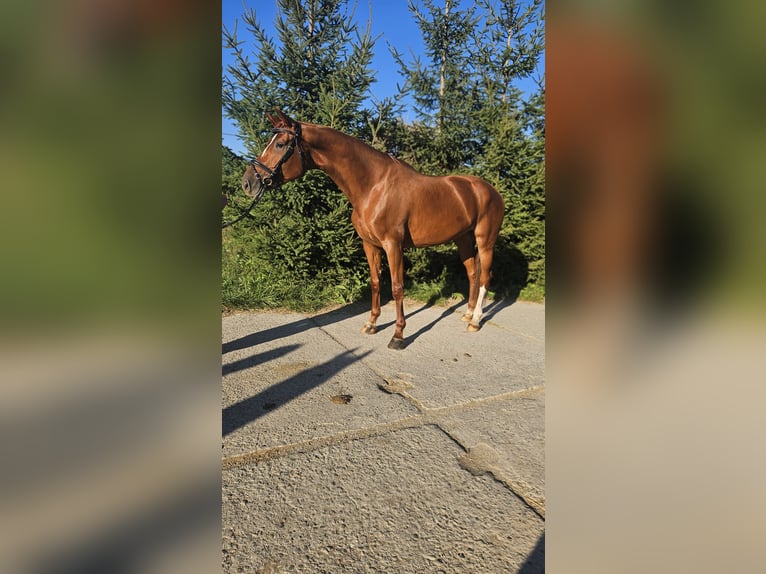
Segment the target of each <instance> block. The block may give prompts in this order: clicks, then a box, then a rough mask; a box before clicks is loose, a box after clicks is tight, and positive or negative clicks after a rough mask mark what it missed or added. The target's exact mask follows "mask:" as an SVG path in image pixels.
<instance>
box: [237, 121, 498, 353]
mask: <svg viewBox="0 0 766 574" xmlns="http://www.w3.org/2000/svg"><path fill="white" fill-rule="evenodd" d="M275 113H276V116H274V115H272V114H268V113H267V114H266V117H267V119H268V120H269V121H270V122H271V124H272V126H273V129H272V130H271V131H272V133H273V134H274V135H273V136H272V137H271V139H270V140H269V142H268V144H267V145H266V147H265V148H264V150H263V152H261V154H260V155H259V156H258V157H257V158H256V159H254V160H252V162H251V163H250V165H248V167H247V169H246V170H245V173H244V175H243V177H242V189H243V191H244V192H245V193H246V194H247V195H249V196H250V197H252V198H253V199H254V200H257V199H259V198H260V197H261V195H262V194H263V193H264V191H266V190H268V189H274V188H277V187H279V186H280V185H282V184H283V183H285V182H288V181H292V180H295V179H298V178H300V177H302V176H303V175H304V174H305V173H306V172H307V171H308V170H310V169H320V170H322V171H324V172H325V173H326V174H327V175H328V176H329V177H330V179H332V180H333V181H334V182H335V184H336V185H337V186H338V188H339V189H340V190H341V191H342V192H343V194H344V195H345V196H346V197H347V198H348V200H349V202H350V203H351V206H352V208H353V211H352V214H351V221H352V223H353V225H354V228H355V229H356V232H357V234H358V235H359V237H360V238H361V239H362V245H363V247H364V253H365V255H366V256H367V262H368V264H369V266H370V286H371V290H372V305H371V311H370V319H369V321H367V322H366V323H365V324H364V326H363V327H362V333H365V334H368V335H372V334H374V333H376V332H377V325H376V322H377V320H378V317H380V274H381V256H382V253H383V252H385V254H386V258H387V259H388V266H389V270H390V273H391V291H392V295H393V298H394V301H395V303H396V323H395V330H394V335H393V337H392V338H391V341H390V342H389V344H388V347H389V348H390V349H394V350H400V349H403V348H404V347H405V346H406V345H405V341H404V327H405V326H406V322H405V320H404V300H403V299H404V249H405V248H409V247H429V246H434V245H440V244H443V243H448V242H450V241H454V242H455V244H456V245H457V248H458V252H459V255H460V259H461V260H462V262H463V265H464V266H465V270H466V273H467V275H468V283H469V290H468V291H469V293H468V309H467V311H466V312H465V314H464V315H463V317H462V319H463V320H464V321H466V322H468V325H467V330H468V331H471V332H476V331H479V329H480V328H481V317H482V306H483V303H484V297H485V295H486V293H487V289H488V288H489V281H490V277H491V270H492V258H493V256H494V247H495V242H496V240H497V237H498V234H499V232H500V225H501V224H502V221H503V216H504V214H505V205H504V202H503V198H502V196H501V195H500V194H499V193H498V192H497V190H496V189H495V188H494V187H492V186H491V185H490V184H489V183H487V182H486V181H484V180H483V179H481V178H479V177H474V176H468V175H448V176H441V177H437V176H427V175H423V174H421V173H419V172H418V171H416V170H415V169H414V168H413V167H411V166H410V165H408V164H407V163H405V162H403V161H400V160H398V159H396V158H394V157H392V156H390V155H387V154H385V153H383V152H380V151H378V150H376V149H374V148H372V147H371V146H369V145H367V144H366V143H364V142H362V141H361V140H359V139H357V138H354V137H351V136H349V135H346V134H344V133H341V132H340V131H338V130H335V129H333V128H330V127H327V126H321V125H315V124H311V123H305V122H297V121H295V120H293V119H291V118H289V117H288V116H287V115H286V114H285V113H284V112H282V110H279V109H277V110H276V111H275ZM296 151H297V153H295V152H296ZM474 244H475V246H476V247H475V248H474Z"/></svg>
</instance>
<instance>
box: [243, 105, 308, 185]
mask: <svg viewBox="0 0 766 574" xmlns="http://www.w3.org/2000/svg"><path fill="white" fill-rule="evenodd" d="M276 114H277V115H276V117H275V116H273V115H271V114H266V117H267V118H268V120H269V121H270V122H271V125H272V126H273V127H272V129H271V132H272V133H273V134H274V135H273V136H272V137H271V139H270V140H269V143H268V144H267V145H266V147H265V148H264V150H263V151H262V152H261V154H260V155H259V156H258V157H257V158H256V159H254V160H253V161H251V162H250V165H249V166H248V167H247V169H246V170H245V174H244V176H242V189H243V190H244V192H245V193H246V194H247V195H249V196H250V197H253V198H255V199H256V200H257V199H259V198H260V196H261V195H262V194H263V192H264V191H266V190H267V189H271V188H277V187H279V186H280V185H282V184H283V183H284V182H286V181H291V180H293V179H298V178H299V177H301V176H302V175H303V174H304V173H306V169H307V163H306V157H305V153H304V151H303V147H302V142H301V124H300V123H299V122H296V121H294V120H292V119H290V118H289V117H288V116H287V115H285V114H284V113H283V112H282V110H279V109H277V110H276ZM296 150H297V151H298V153H297V154H296V153H295V151H296Z"/></svg>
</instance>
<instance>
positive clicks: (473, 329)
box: [465, 323, 481, 333]
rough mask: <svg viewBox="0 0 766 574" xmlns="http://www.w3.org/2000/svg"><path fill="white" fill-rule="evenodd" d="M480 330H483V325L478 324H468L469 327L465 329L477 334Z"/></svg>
mask: <svg viewBox="0 0 766 574" xmlns="http://www.w3.org/2000/svg"><path fill="white" fill-rule="evenodd" d="M479 329H481V325H479V324H478V323H468V326H467V327H466V328H465V330H466V331H468V332H469V333H475V332H476V331H478V330H479Z"/></svg>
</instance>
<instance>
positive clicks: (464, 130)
mask: <svg viewBox="0 0 766 574" xmlns="http://www.w3.org/2000/svg"><path fill="white" fill-rule="evenodd" d="M421 3H422V9H421V8H420V7H419V6H418V4H417V3H416V2H415V0H409V9H410V12H411V13H412V14H413V16H414V17H415V19H416V21H417V23H418V27H419V28H420V31H421V34H422V35H423V42H424V44H425V53H426V56H427V57H428V60H429V61H428V62H423V61H421V60H420V59H419V58H416V59H414V61H411V62H406V61H405V60H404V56H403V55H402V54H401V53H400V52H399V51H397V50H396V49H395V48H392V54H393V56H394V58H395V59H396V61H397V63H398V64H399V67H400V70H401V74H402V75H403V76H404V78H405V82H404V86H403V92H404V93H407V94H410V95H411V96H412V98H413V100H414V102H415V111H416V113H417V116H418V118H419V120H420V125H416V126H414V127H413V129H412V130H411V131H410V133H409V134H408V136H409V137H407V141H406V147H407V148H409V150H410V152H409V153H410V154H411V155H410V156H405V157H406V159H408V160H409V161H411V162H412V163H413V164H415V165H418V166H419V167H420V169H422V170H423V171H425V172H427V173H432V174H446V173H450V172H454V171H457V170H460V169H464V168H465V166H466V165H469V164H470V163H471V161H472V158H473V157H475V155H476V153H477V151H478V150H477V148H476V145H475V144H476V138H475V135H476V134H475V127H476V113H477V111H478V109H479V100H478V97H479V94H478V92H477V90H476V86H475V82H473V81H472V75H473V74H472V70H473V63H472V61H471V53H470V44H471V38H472V35H473V33H474V29H475V27H476V25H477V22H478V18H477V16H476V8H475V7H474V6H471V7H469V8H467V9H464V10H461V9H460V8H459V6H458V5H459V0H445V2H444V6H443V7H441V6H438V5H437V4H436V2H435V0H422V2H421Z"/></svg>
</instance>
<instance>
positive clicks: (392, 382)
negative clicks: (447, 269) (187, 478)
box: [222, 302, 545, 574]
mask: <svg viewBox="0 0 766 574" xmlns="http://www.w3.org/2000/svg"><path fill="white" fill-rule="evenodd" d="M463 310H464V305H463V306H458V305H453V306H450V307H436V306H427V305H423V304H419V303H408V304H407V305H405V311H406V314H407V327H406V329H405V341H406V343H407V347H406V348H405V349H404V350H402V351H393V350H390V349H388V348H387V344H388V341H389V340H390V338H391V336H392V335H393V320H394V317H395V312H394V308H393V305H392V304H391V303H389V304H388V305H386V306H384V308H383V314H382V315H381V318H380V320H379V325H380V327H381V328H380V330H379V332H378V333H377V334H376V335H363V334H361V333H360V329H361V327H362V325H363V324H364V322H365V321H366V320H367V318H368V316H369V310H368V308H367V307H366V306H365V305H349V306H346V307H342V308H339V309H335V310H332V311H327V312H324V313H321V314H318V315H314V316H306V315H300V314H293V313H269V312H248V313H238V314H234V315H230V316H226V317H224V318H223V375H224V376H223V415H222V419H223V441H222V449H223V462H222V467H223V493H222V498H223V532H222V539H223V540H222V541H223V569H224V572H255V573H264V574H266V573H268V574H279V573H282V572H299V573H304V572H305V573H323V572H326V573H329V574H335V573H344V572H348V573H365V572H385V573H410V572H413V573H414V572H417V573H418V574H423V573H431V572H434V573H437V572H445V573H460V574H462V573H471V572H476V573H482V574H493V573H506V572H522V573H524V574H529V573H533V572H542V571H543V563H544V554H545V552H544V517H545V497H544V492H545V483H544V480H545V471H544V467H545V460H544V450H545V448H544V446H545V445H544V433H545V415H544V412H545V406H544V378H545V372H544V361H545V345H544V340H545V307H544V306H543V305H538V304H533V303H514V304H505V303H503V302H499V303H495V304H490V305H489V307H488V309H487V310H486V312H485V320H484V324H483V327H482V330H481V331H480V332H479V333H468V332H466V331H465V324H464V323H463V322H462V321H461V320H460V315H459V313H460V312H461V311H463Z"/></svg>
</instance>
